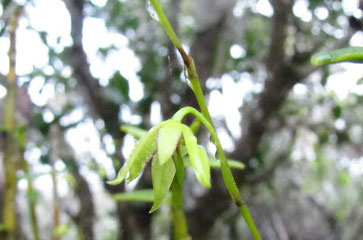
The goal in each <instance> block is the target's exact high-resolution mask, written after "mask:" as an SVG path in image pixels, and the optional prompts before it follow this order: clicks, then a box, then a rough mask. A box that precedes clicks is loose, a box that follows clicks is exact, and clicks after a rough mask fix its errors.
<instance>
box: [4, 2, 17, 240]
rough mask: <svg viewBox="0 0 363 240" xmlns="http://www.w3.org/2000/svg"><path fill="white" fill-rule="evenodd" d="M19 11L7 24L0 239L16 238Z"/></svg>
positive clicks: (15, 11)
mask: <svg viewBox="0 0 363 240" xmlns="http://www.w3.org/2000/svg"><path fill="white" fill-rule="evenodd" d="M20 12H21V8H20V7H16V8H15V9H14V11H13V13H12V16H11V18H10V24H9V34H10V49H9V73H8V76H7V80H8V89H7V95H6V99H5V107H4V128H5V131H6V136H5V138H4V175H5V193H4V200H3V216H2V219H3V225H4V227H5V232H2V233H0V238H1V239H7V240H13V239H15V238H16V205H15V204H16V201H15V200H16V192H17V189H16V182H17V178H16V171H17V167H18V164H19V152H18V144H17V141H16V137H15V101H16V91H17V85H16V73H15V56H16V48H15V47H16V29H17V27H18V19H19V15H20Z"/></svg>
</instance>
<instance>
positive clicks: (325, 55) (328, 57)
mask: <svg viewBox="0 0 363 240" xmlns="http://www.w3.org/2000/svg"><path fill="white" fill-rule="evenodd" d="M311 62H312V63H313V64H314V65H316V66H321V65H324V64H331V63H340V62H355V63H363V47H348V48H341V49H337V50H331V51H326V52H320V53H317V54H315V55H314V56H313V57H312V58H311Z"/></svg>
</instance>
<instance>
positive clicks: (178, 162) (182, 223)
mask: <svg viewBox="0 0 363 240" xmlns="http://www.w3.org/2000/svg"><path fill="white" fill-rule="evenodd" d="M173 159H174V163H175V166H176V169H177V170H176V171H177V173H176V177H175V178H174V180H173V183H172V185H171V194H172V195H171V212H172V218H173V233H174V240H190V239H191V237H190V236H189V233H188V225H187V220H186V217H185V214H184V210H183V178H184V163H183V159H182V157H181V154H180V150H179V149H178V151H177V154H175V155H174V158H173Z"/></svg>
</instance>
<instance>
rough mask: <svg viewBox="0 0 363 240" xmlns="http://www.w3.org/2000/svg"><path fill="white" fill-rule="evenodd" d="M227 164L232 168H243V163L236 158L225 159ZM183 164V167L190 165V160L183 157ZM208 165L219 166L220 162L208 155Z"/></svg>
mask: <svg viewBox="0 0 363 240" xmlns="http://www.w3.org/2000/svg"><path fill="white" fill-rule="evenodd" d="M227 162H228V166H229V167H230V168H233V169H237V170H243V169H245V165H244V164H243V163H241V162H239V161H236V160H231V159H230V160H227ZM184 165H185V167H190V166H191V164H190V160H189V158H184ZM209 165H210V167H211V168H221V162H220V161H218V160H217V159H216V158H214V157H211V156H209Z"/></svg>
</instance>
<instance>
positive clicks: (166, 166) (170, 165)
mask: <svg viewBox="0 0 363 240" xmlns="http://www.w3.org/2000/svg"><path fill="white" fill-rule="evenodd" d="M160 162H161V161H159V160H158V155H156V154H155V155H154V157H153V162H152V166H151V174H152V183H153V190H154V204H153V206H152V208H151V210H150V213H152V212H154V211H156V210H157V209H158V208H159V207H160V205H161V204H162V203H163V201H164V199H165V198H166V196H167V194H168V192H169V189H170V187H171V184H172V183H173V180H174V176H175V172H176V169H175V165H174V161H172V160H171V159H170V160H169V161H166V162H165V163H163V164H161V163H160Z"/></svg>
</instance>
